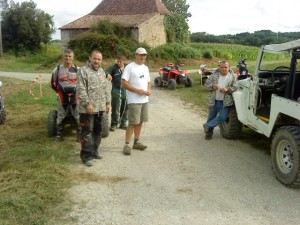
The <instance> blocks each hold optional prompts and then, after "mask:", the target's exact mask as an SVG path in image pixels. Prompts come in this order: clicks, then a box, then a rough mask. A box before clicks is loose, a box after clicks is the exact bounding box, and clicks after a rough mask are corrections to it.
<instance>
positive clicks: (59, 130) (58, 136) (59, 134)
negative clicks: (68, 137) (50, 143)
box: [55, 124, 64, 141]
mask: <svg viewBox="0 0 300 225" xmlns="http://www.w3.org/2000/svg"><path fill="white" fill-rule="evenodd" d="M63 129H64V125H63V124H58V125H57V133H56V137H55V141H63V140H64V139H63V136H62V132H63Z"/></svg>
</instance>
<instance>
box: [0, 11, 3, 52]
mask: <svg viewBox="0 0 300 225" xmlns="http://www.w3.org/2000/svg"><path fill="white" fill-rule="evenodd" d="M1 13H2V12H1V10H0V57H2V56H3V47H2V28H1V21H2V15H1Z"/></svg>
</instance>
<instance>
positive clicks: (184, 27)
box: [162, 0, 192, 44]
mask: <svg viewBox="0 0 300 225" xmlns="http://www.w3.org/2000/svg"><path fill="white" fill-rule="evenodd" d="M162 3H163V4H164V5H165V6H166V7H167V9H168V10H169V11H170V12H171V13H172V15H170V16H167V17H166V19H165V29H166V33H167V41H168V42H177V43H181V44H188V43H189V42H190V33H189V25H188V23H187V21H188V18H189V17H191V16H192V14H191V13H189V12H188V9H189V7H190V5H189V4H186V0H162Z"/></svg>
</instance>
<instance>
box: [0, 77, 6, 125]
mask: <svg viewBox="0 0 300 225" xmlns="http://www.w3.org/2000/svg"><path fill="white" fill-rule="evenodd" d="M1 87H2V82H1V81H0V125H3V124H5V122H6V109H5V106H4V99H3V96H2V95H1Z"/></svg>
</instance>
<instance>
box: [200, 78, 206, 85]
mask: <svg viewBox="0 0 300 225" xmlns="http://www.w3.org/2000/svg"><path fill="white" fill-rule="evenodd" d="M207 78H208V77H202V78H201V79H202V80H200V84H202V85H204V84H205V82H206V80H207Z"/></svg>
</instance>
